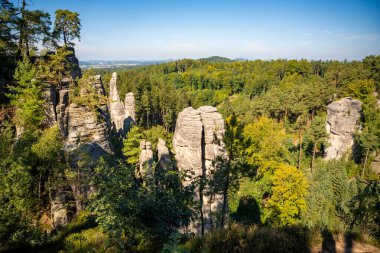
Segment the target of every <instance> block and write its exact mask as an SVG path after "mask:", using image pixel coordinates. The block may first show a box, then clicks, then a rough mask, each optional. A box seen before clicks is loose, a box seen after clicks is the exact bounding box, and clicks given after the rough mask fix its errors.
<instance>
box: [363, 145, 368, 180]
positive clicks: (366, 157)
mask: <svg viewBox="0 0 380 253" xmlns="http://www.w3.org/2000/svg"><path fill="white" fill-rule="evenodd" d="M368 154H369V148H367V152H366V154H365V159H364V164H363V169H362V178H363V177H364V173H365V167H366V165H367V159H368Z"/></svg>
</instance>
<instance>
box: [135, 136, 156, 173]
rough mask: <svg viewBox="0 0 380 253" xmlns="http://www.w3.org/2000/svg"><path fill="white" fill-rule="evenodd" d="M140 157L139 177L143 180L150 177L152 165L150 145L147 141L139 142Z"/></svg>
mask: <svg viewBox="0 0 380 253" xmlns="http://www.w3.org/2000/svg"><path fill="white" fill-rule="evenodd" d="M140 149H141V153H140V157H139V164H140V170H139V175H138V176H139V177H140V178H141V179H145V178H146V177H151V176H153V175H152V173H153V172H152V168H151V167H152V164H153V151H152V144H151V143H150V142H149V141H145V140H142V141H140Z"/></svg>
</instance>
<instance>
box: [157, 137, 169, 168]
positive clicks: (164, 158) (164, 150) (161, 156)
mask: <svg viewBox="0 0 380 253" xmlns="http://www.w3.org/2000/svg"><path fill="white" fill-rule="evenodd" d="M157 160H158V165H159V166H160V167H161V168H162V169H170V168H172V161H171V159H170V152H169V149H168V147H167V146H166V142H165V141H164V140H163V139H161V138H159V139H158V143H157Z"/></svg>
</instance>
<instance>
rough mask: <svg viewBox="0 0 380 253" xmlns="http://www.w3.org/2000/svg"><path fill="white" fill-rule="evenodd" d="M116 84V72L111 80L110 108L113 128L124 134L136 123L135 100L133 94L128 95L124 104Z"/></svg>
mask: <svg viewBox="0 0 380 253" xmlns="http://www.w3.org/2000/svg"><path fill="white" fill-rule="evenodd" d="M116 82H117V74H116V72H114V73H113V74H112V78H111V80H110V94H109V108H110V115H111V122H112V125H113V128H114V129H115V130H116V132H119V133H123V132H124V131H125V130H126V129H128V128H129V126H130V124H132V122H134V121H135V99H134V96H133V93H132V92H130V93H127V94H126V95H125V100H124V104H123V102H121V100H120V97H119V93H118V91H117V85H116Z"/></svg>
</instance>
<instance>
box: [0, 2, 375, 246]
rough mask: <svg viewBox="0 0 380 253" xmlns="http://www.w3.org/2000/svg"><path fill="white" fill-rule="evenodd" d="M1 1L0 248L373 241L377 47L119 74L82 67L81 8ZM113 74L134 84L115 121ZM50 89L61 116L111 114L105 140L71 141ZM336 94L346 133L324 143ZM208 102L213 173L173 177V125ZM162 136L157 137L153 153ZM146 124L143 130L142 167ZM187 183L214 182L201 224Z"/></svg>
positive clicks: (100, 122) (125, 89)
mask: <svg viewBox="0 0 380 253" xmlns="http://www.w3.org/2000/svg"><path fill="white" fill-rule="evenodd" d="M0 4H1V11H0V28H1V30H0V64H1V69H0V103H1V110H0V185H1V187H0V252H3V251H4V252H315V249H317V248H318V247H322V248H323V249H324V250H326V251H328V252H336V249H335V247H337V245H338V244H340V243H344V245H345V247H347V248H346V250H351V248H350V247H352V245H353V244H354V242H355V243H362V244H363V245H364V244H365V245H368V247H372V246H373V247H374V249H375V250H376V249H377V248H376V247H379V246H380V171H379V169H378V167H376V166H379V165H378V163H379V162H380V161H378V160H379V158H378V157H379V153H380V105H379V104H380V102H379V100H380V98H379V97H378V92H380V56H373V55H372V56H367V57H366V58H364V59H363V60H362V61H332V60H331V61H321V60H318V61H317V60H315V61H309V60H288V59H278V60H271V61H264V60H253V61H251V60H233V61H232V60H229V59H227V58H223V57H217V56H214V57H210V58H204V59H199V60H193V59H182V60H176V61H171V62H167V63H161V64H156V65H149V66H140V67H134V68H128V69H120V70H118V71H117V73H116V74H117V82H116V79H114V78H115V77H116V76H113V73H111V72H110V71H109V70H107V69H97V70H92V69H90V70H86V71H84V72H83V73H81V71H80V69H79V67H78V60H77V59H76V56H75V53H74V52H75V50H74V47H75V44H74V43H73V41H75V39H80V30H81V22H80V19H79V13H76V12H71V11H69V10H57V11H56V12H55V18H54V23H53V24H52V22H51V18H50V15H49V14H48V13H46V12H44V11H41V10H34V11H32V10H29V9H28V1H26V0H23V1H21V3H20V6H15V5H14V4H12V2H10V1H8V0H0ZM40 45H43V49H41V47H40ZM110 80H111V83H112V80H115V82H116V83H117V89H118V93H119V94H120V99H121V100H122V101H123V100H124V98H125V97H124V96H125V95H126V94H127V93H130V92H132V93H133V96H134V112H135V117H134V121H133V122H132V123H131V124H130V125H129V126H128V127H127V129H126V131H125V132H124V133H119V132H116V131H115V129H111V128H110V127H109V125H110V124H109V116H108V114H107V110H108V108H109V107H110V106H109V104H110V103H112V102H113V101H111V100H110V99H109V97H108V96H109V95H110V93H111V87H110V85H109V83H110ZM111 83H110V84H111ZM99 86H102V87H101V88H99ZM103 87H104V91H101V92H99V89H100V90H102V89H103ZM112 89H113V88H112ZM52 91H54V92H55V93H54V92H52ZM65 91H67V93H65ZM53 93H54V94H58V95H57V96H58V97H60V99H61V98H63V99H64V101H66V102H65V103H67V105H65V106H66V108H69V109H70V110H72V111H70V113H71V114H67V115H68V116H66V118H65V119H66V120H67V121H68V122H70V117H74V112H77V111H75V110H82V111H79V112H80V113H78V114H79V115H80V116H82V117H83V118H85V117H89V118H91V119H93V121H94V122H92V121H91V122H90V123H93V124H94V128H96V127H99V126H102V127H103V126H104V129H109V130H107V134H106V135H105V136H106V139H107V141H108V139H109V143H110V147H109V152H108V151H107V152H104V154H103V153H102V155H101V156H100V157H99V158H96V159H95V158H94V156H93V155H94V154H95V153H96V154H97V153H98V149H96V150H95V149H94V148H93V147H90V148H89V146H88V145H87V146H86V145H85V144H86V143H88V142H89V141H88V138H89V137H88V136H76V138H77V139H75V140H74V141H73V143H74V144H75V145H74V144H73V145H74V146H75V148H74V149H71V148H72V147H71V146H70V147H69V144H68V143H69V141H68V140H69V138H70V129H68V128H69V127H71V128H73V126H72V125H70V124H71V123H69V126H66V125H65V124H67V123H64V122H61V121H59V115H63V114H64V110H63V109H60V110H61V111H58V109H54V115H55V119H51V118H50V116H51V115H52V114H51V113H49V110H50V108H52V105H54V108H55V106H57V105H56V103H55V102H52V101H53V100H52V99H51V98H52V97H53V96H52V95H51V94H53ZM343 98H350V99H349V100H350V101H359V102H358V103H360V105H361V106H360V110H359V113H360V117H359V118H358V122H356V124H357V127H356V128H355V129H354V130H353V131H355V133H354V135H353V144H352V147H351V146H350V147H349V150H347V151H346V152H345V153H344V154H343V155H341V156H340V157H336V159H327V157H326V152H327V149H329V147H330V146H331V145H332V144H331V142H330V135H331V133H330V132H328V131H327V130H326V121H327V118H328V117H329V115H328V113H327V111H328V106H329V105H330V104H332V103H334V102H336V101H341V99H343ZM205 105H207V106H213V107H215V108H216V109H217V111H218V112H220V114H221V115H222V116H223V121H224V127H225V131H224V134H223V137H222V139H221V140H219V141H220V142H222V143H223V144H220V143H219V144H218V145H221V146H223V147H224V148H225V153H226V156H224V157H217V158H216V159H215V161H213V163H212V166H214V168H215V171H212V172H211V174H212V175H211V176H210V177H207V179H205V178H202V177H200V178H197V179H196V180H194V181H193V182H191V183H190V184H189V185H185V184H184V183H183V182H184V180H185V178H186V175H185V174H184V173H183V171H181V170H180V169H179V166H178V164H177V162H178V159H177V160H176V157H175V155H176V154H175V152H174V147H173V146H174V144H173V135H174V134H175V132H176V128H178V120H179V119H178V118H179V117H178V116H179V114H180V113H181V112H183V111H184V109H185V108H187V107H193V108H201V107H202V106H205ZM57 108H58V106H57ZM78 108H79V109H78ZM69 109H67V110H69ZM350 113H351V112H349V113H348V114H350ZM86 115H87V116H86ZM111 117H112V115H111ZM67 118H69V119H67ZM354 123H355V122H354ZM343 124H344V123H343ZM67 132H69V133H68V134H67ZM86 138H87V139H86ZM159 139H162V140H164V143H165V142H166V146H167V148H168V154H167V156H168V158H167V161H166V162H165V164H164V165H163V163H162V162H161V161H160V160H158V156H159V152H160V151H159V150H158V149H159V147H158V145H160V143H162V142H160V141H159ZM142 140H144V141H149V143H151V144H152V147H151V149H152V153H153V158H152V161H153V160H154V161H153V162H152V163H150V164H149V165H148V167H149V168H147V170H142V165H141V154H140V153H141V141H142ZM162 140H161V141H162ZM107 143H108V142H107ZM102 151H104V150H102ZM202 152H203V151H202ZM376 164H377V165H376ZM143 172H144V173H145V174H144V175H142V173H143ZM194 189H198V190H197V191H199V192H201V193H202V194H205V195H207V196H209V197H210V198H212V197H213V196H220V199H221V204H222V206H223V207H222V208H220V209H218V212H217V214H216V216H217V218H215V219H214V222H213V223H212V224H211V229H210V230H209V231H206V230H205V228H204V226H205V224H204V223H205V222H204V220H205V219H206V218H205V217H203V214H204V213H203V211H202V201H200V206H199V201H197V200H196V198H195V197H194V194H193V193H194V191H195V190H194ZM199 189H201V190H199ZM203 189H204V192H202V190H203ZM57 196H65V197H64V199H65V200H64V201H63V202H62V199H60V200H59V201H58V200H57V199H59V198H60V197H57ZM61 198H62V197H61ZM201 199H203V197H202V195H201ZM60 201H61V202H60ZM62 203H63V204H62ZM60 205H62V206H60ZM57 206H59V207H58V209H59V210H65V213H64V214H65V215H62V217H63V216H65V217H68V218H67V220H65V222H63V223H62V226H58V225H57V224H58V223H57V221H56V220H55V218H54V217H53V213H54V212H55V213H57V212H59V210H58V211H57V210H56V208H57ZM53 210H54V212H53ZM195 213H200V215H201V216H200V218H199V217H197V218H194V217H195V216H194V214H195ZM61 214H62V213H61ZM194 219H199V220H200V221H201V224H202V230H201V231H202V232H201V233H192V232H189V230H188V229H187V227H189V225H190V224H192V222H193V221H194ZM317 252H318V251H317ZM346 252H350V251H346Z"/></svg>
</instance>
